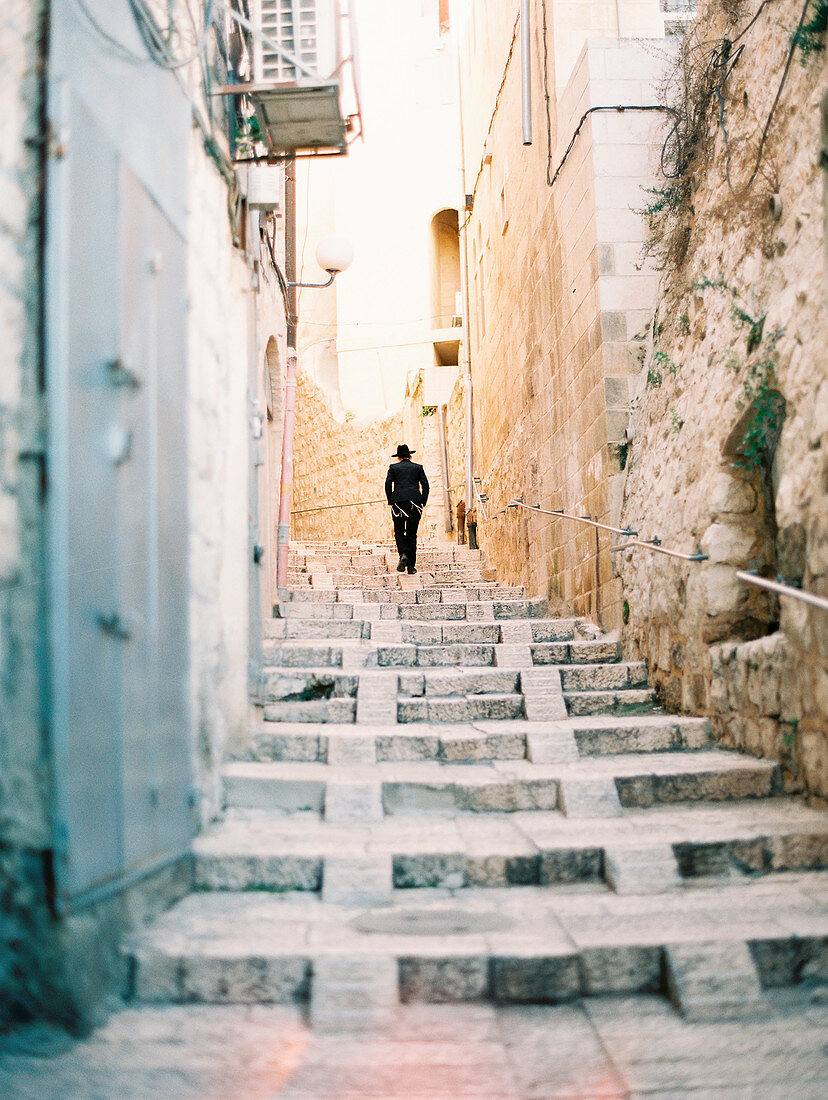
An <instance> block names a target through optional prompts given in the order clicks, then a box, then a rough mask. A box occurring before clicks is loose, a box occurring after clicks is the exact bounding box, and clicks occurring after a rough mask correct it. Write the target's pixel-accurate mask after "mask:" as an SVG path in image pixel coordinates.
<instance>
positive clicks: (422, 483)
mask: <svg viewBox="0 0 828 1100" xmlns="http://www.w3.org/2000/svg"><path fill="white" fill-rule="evenodd" d="M385 495H386V497H388V503H389V504H402V503H403V502H404V501H407V500H410V501H413V502H414V503H415V504H425V502H426V501H427V500H428V478H427V477H426V476H425V470H424V469H423V468H422V466H420V465H418V464H417V463H416V462H412V461H411V460H410V459H408V458H404V459H403V460H402V461H401V462H392V463H391V465H390V466H389V467H388V474H387V476H386V478H385Z"/></svg>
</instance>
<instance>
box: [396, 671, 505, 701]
mask: <svg viewBox="0 0 828 1100" xmlns="http://www.w3.org/2000/svg"><path fill="white" fill-rule="evenodd" d="M398 681H399V693H400V695H404V696H421V695H439V696H451V695H463V696H466V695H483V694H487V695H491V694H500V695H503V694H517V693H519V692H520V673H519V672H518V671H516V670H506V669H496V668H478V669H468V668H452V669H450V670H448V671H446V670H443V669H440V668H436V669H425V670H424V671H422V672H410V671H403V672H400V673H399V675H398Z"/></svg>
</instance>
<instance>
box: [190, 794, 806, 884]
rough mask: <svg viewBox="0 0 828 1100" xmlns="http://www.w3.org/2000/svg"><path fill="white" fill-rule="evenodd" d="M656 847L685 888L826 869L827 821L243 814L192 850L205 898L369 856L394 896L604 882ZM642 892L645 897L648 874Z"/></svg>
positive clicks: (690, 811)
mask: <svg viewBox="0 0 828 1100" xmlns="http://www.w3.org/2000/svg"><path fill="white" fill-rule="evenodd" d="M661 849H664V850H666V851H667V852H669V854H670V857H671V859H672V860H673V866H674V868H675V871H676V875H677V877H679V876H680V877H681V879H683V880H687V881H691V880H692V879H694V878H699V877H704V878H706V879H711V878H713V877H717V878H719V879H729V878H739V877H740V876H757V875H768V874H773V873H778V872H781V871H804V870H825V869H826V868H828V816H826V815H825V814H824V813H821V812H820V811H817V810H813V809H810V808H808V807H807V806H804V805H802V804H800V803H798V802H796V801H795V800H793V799H762V800H757V801H755V802H747V803H738V804H732V805H731V804H726V805H723V806H718V807H716V808H715V810H711V809H710V808H709V807H706V806H692V807H689V808H687V809H684V810H681V811H677V810H676V809H675V808H673V807H669V808H664V807H658V808H655V809H653V810H644V811H642V810H637V811H636V810H631V811H627V812H625V814H624V816H623V817H622V818H617V819H612V820H611V821H601V820H596V821H590V822H584V821H582V820H580V821H575V820H573V819H571V818H567V817H564V816H563V815H562V814H560V813H558V812H556V811H549V812H546V811H541V810H536V811H534V812H532V813H531V814H521V813H514V814H495V813H493V814H490V815H488V816H487V818H486V820H485V822H481V821H480V820H479V819H476V818H475V819H471V820H469V819H468V818H462V817H461V818H457V819H456V820H454V821H445V820H443V819H435V818H434V817H432V816H428V815H426V816H420V817H417V816H415V815H412V816H409V817H405V818H400V817H386V818H385V819H384V820H382V821H378V822H373V823H371V824H370V825H358V824H351V825H348V824H344V825H343V824H340V823H336V824H331V823H328V822H326V821H324V820H322V819H321V817H318V816H314V817H309V816H307V815H301V816H296V817H285V816H283V815H280V814H272V813H268V812H267V811H253V810H247V811H243V810H239V811H231V812H230V813H229V814H228V816H227V818H226V819H225V820H224V821H223V822H222V823H221V824H219V825H216V826H214V827H212V828H211V829H210V830H209V831H208V832H207V833H204V834H202V835H201V836H199V837H197V838H196V840H195V841H194V842H193V855H194V865H195V872H194V873H195V881H196V886H197V888H199V889H204V890H258V889H263V890H301V891H314V890H320V889H321V888H322V883H323V879H324V868H325V863H326V861H330V860H336V859H341V858H347V857H358V858H361V857H368V856H369V855H374V856H387V857H389V858H390V860H391V866H392V874H393V884H394V886H395V887H396V888H397V889H415V888H416V889H419V888H425V887H435V886H439V887H444V888H447V889H459V888H468V887H472V886H489V887H508V886H514V885H549V884H557V883H570V882H606V881H607V879H608V877H609V879H610V880H611V879H612V866H611V863H612V859H613V858H614V857H617V856H618V854H619V853H622V854H623V853H624V852H629V853H632V854H634V856H635V857H636V859H637V860H638V861H639V862H643V863H644V865H645V866H646V855H647V852H648V851H652V852H654V853H657V852H659V851H660V850H661ZM608 853H609V859H608ZM608 863H609V865H610V867H609V875H608ZM632 884H633V885H636V880H635V876H633V883H632ZM638 886H639V889H638V890H637V891H636V892H652V885H651V884H650V883H649V882H648V881H647V879H646V876H645V875H642V877H641V879H640V881H639V882H638ZM665 888H667V887H665ZM626 892H627V893H629V892H630V890H629V889H628V890H627V891H626ZM655 892H660V891H658V890H656V891H655Z"/></svg>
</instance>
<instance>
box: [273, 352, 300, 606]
mask: <svg viewBox="0 0 828 1100" xmlns="http://www.w3.org/2000/svg"><path fill="white" fill-rule="evenodd" d="M297 365H298V360H297V357H296V350H295V349H294V348H288V355H287V377H286V379H285V428H284V434H283V436H282V478H281V483H280V486H279V525H278V527H277V528H276V587H277V589H278V594H279V597H280V598H281V596H282V592H283V590H284V589H285V588H286V587H287V574H288V550H289V549H290V503H291V497H292V495H293V429H294V425H295V424H296V371H297Z"/></svg>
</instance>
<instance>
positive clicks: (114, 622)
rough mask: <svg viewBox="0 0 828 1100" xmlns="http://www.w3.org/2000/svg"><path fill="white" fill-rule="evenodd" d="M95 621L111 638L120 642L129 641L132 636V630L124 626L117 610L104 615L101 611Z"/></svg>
mask: <svg viewBox="0 0 828 1100" xmlns="http://www.w3.org/2000/svg"><path fill="white" fill-rule="evenodd" d="M95 622H96V623H97V624H98V626H99V627H100V628H101V630H102V631H103V633H104V634H106V635H107V636H108V637H109V638H114V639H115V640H116V641H119V642H128V641H129V640H130V639H131V638H132V631H131V630H129V629H128V628H127V627H126V626H124V624H123V623H122V622H121V616H120V615H119V614H118V612H117V611H113V612H112V614H111V615H104V614H103V612H101V611H99V612H98V614H97V615H96V616H95Z"/></svg>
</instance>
